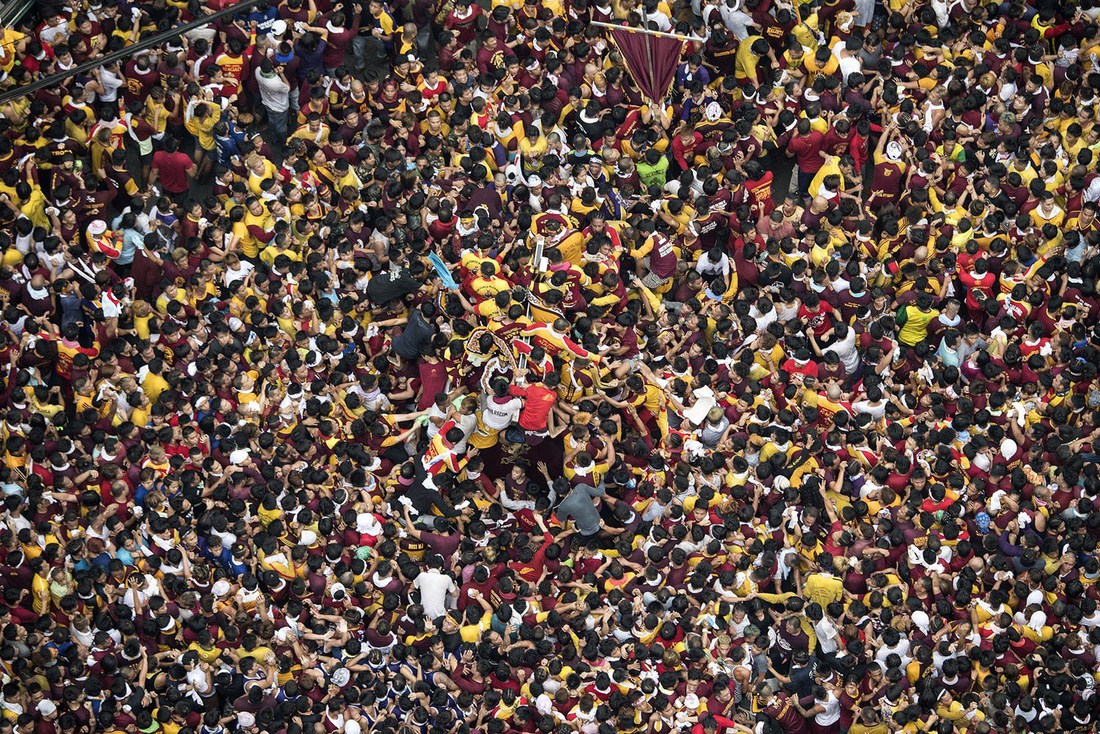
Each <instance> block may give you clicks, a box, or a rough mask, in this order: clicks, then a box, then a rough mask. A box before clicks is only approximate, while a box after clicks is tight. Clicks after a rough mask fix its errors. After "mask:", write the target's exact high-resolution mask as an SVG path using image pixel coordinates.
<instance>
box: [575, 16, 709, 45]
mask: <svg viewBox="0 0 1100 734" xmlns="http://www.w3.org/2000/svg"><path fill="white" fill-rule="evenodd" d="M589 25H594V26H598V27H600V28H610V29H612V30H619V31H629V32H631V33H644V34H646V35H649V36H660V37H662V38H676V39H679V40H681V41H705V40H707V39H705V38H698V37H696V36H684V35H681V34H679V33H665V32H664V31H651V30H649V29H648V28H635V27H633V26H629V25H615V24H614V23H601V22H600V21H598V20H593V21H591V22H589Z"/></svg>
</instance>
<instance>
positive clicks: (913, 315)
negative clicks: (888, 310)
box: [895, 292, 940, 347]
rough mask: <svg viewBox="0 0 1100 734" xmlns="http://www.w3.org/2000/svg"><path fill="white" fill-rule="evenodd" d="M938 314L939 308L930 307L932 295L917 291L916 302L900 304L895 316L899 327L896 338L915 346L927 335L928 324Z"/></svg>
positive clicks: (908, 345) (909, 345)
mask: <svg viewBox="0 0 1100 734" xmlns="http://www.w3.org/2000/svg"><path fill="white" fill-rule="evenodd" d="M939 315H940V312H939V310H937V309H934V308H932V296H931V295H930V294H928V293H924V292H921V293H918V294H917V301H916V303H915V304H909V305H906V306H902V307H901V309H899V310H898V313H897V316H896V317H895V321H896V322H897V324H898V326H900V327H901V331H899V332H898V340H899V341H901V343H902V344H904V345H905V346H907V347H915V346H916V345H917V344H919V343H921V342H922V341H924V340H925V339H926V338H927V337H928V325H929V324H930V323H932V320H933V319H935V318H936V317H937V316H939Z"/></svg>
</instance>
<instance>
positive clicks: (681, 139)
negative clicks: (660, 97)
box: [672, 124, 820, 173]
mask: <svg viewBox="0 0 1100 734" xmlns="http://www.w3.org/2000/svg"><path fill="white" fill-rule="evenodd" d="M702 143H703V136H702V135H701V134H699V133H697V132H695V130H694V129H693V128H692V127H691V126H690V125H687V124H685V125H684V127H683V128H681V129H680V134H679V135H677V136H676V137H675V138H673V139H672V159H673V160H674V161H676V164H677V165H678V166H680V171H690V170H691V165H692V162H693V160H694V158H695V149H696V148H697V147H698V146H699V145H702ZM818 168H820V166H818ZM677 173H679V171H677Z"/></svg>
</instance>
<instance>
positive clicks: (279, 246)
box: [260, 233, 302, 267]
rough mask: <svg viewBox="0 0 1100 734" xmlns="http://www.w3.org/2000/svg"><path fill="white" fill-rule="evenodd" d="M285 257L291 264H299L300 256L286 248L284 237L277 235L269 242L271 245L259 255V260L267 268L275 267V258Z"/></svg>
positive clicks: (280, 234)
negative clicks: (265, 264)
mask: <svg viewBox="0 0 1100 734" xmlns="http://www.w3.org/2000/svg"><path fill="white" fill-rule="evenodd" d="M279 255H286V256H287V258H289V259H290V260H291V262H299V261H300V260H301V259H302V256H301V255H299V254H298V253H297V252H295V251H294V250H292V249H290V248H289V247H288V246H287V242H286V235H285V234H283V233H279V234H277V235H275V237H274V238H272V240H271V244H270V245H268V246H267V247H265V248H264V249H263V251H262V252H261V253H260V259H261V260H263V261H264V262H265V263H267V265H268V267H274V266H275V258H277V257H278V256H279Z"/></svg>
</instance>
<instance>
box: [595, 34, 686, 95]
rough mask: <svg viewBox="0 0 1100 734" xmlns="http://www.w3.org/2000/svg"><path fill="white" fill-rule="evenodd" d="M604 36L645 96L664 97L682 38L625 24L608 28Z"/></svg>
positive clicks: (670, 80) (678, 60)
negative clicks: (645, 31) (646, 31)
mask: <svg viewBox="0 0 1100 734" xmlns="http://www.w3.org/2000/svg"><path fill="white" fill-rule="evenodd" d="M608 35H609V36H610V37H611V40H612V42H614V44H615V46H616V47H618V49H619V52H620V53H622V55H623V61H624V62H625V63H626V68H627V71H629V72H630V75H631V76H632V77H634V83H635V84H637V85H638V89H639V90H640V91H641V93H642V94H643V95H644V96H645V97H646V99H648V100H650V101H652V102H661V101H662V100H664V98H665V95H666V94H668V88H669V86H670V85H671V84H672V80H673V79H674V78H675V77H676V67H677V66H678V65H679V63H680V49H681V47H682V46H683V41H681V40H679V39H678V38H668V37H666V36H655V35H652V34H649V33H643V32H641V31H637V30H635V29H633V28H627V27H625V26H624V27H620V28H614V29H609V30H608Z"/></svg>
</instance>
